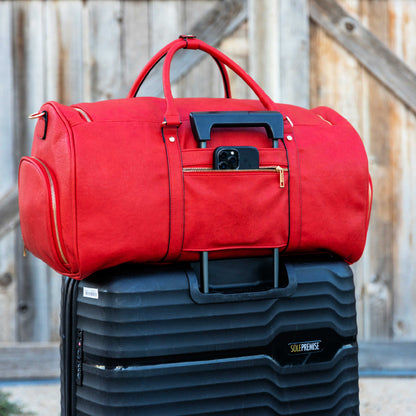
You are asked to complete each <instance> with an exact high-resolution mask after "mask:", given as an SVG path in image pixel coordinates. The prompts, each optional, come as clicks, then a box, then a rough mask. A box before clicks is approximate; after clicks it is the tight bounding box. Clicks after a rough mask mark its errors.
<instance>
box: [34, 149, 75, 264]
mask: <svg viewBox="0 0 416 416" xmlns="http://www.w3.org/2000/svg"><path fill="white" fill-rule="evenodd" d="M32 157H33V156H32ZM33 159H35V160H36V161H37V162H38V163H40V164H41V165H42V166H43V168H44V169H45V171H46V174H47V176H48V180H49V186H50V189H51V199H52V214H53V223H54V224H53V225H54V231H55V239H56V242H57V245H58V251H59V254H60V257H61V260H62V261H63V263H64V264H69V262H68V260H67V259H66V257H65V254H64V251H63V249H62V243H61V238H60V236H59V230H58V213H57V202H56V190H55V185H54V183H53V180H52V175H51V173H50V171H49V169H48V168H47V166H46V165H45V164H44V163H43V162H42V161H41V160H39V159H38V158H37V157H33Z"/></svg>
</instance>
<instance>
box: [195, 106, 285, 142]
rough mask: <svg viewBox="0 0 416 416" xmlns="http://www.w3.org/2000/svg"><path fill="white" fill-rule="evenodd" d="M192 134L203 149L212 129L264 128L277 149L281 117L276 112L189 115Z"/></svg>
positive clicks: (281, 134)
mask: <svg viewBox="0 0 416 416" xmlns="http://www.w3.org/2000/svg"><path fill="white" fill-rule="evenodd" d="M189 119H190V122H191V127H192V132H193V134H194V137H195V139H196V140H198V141H199V142H200V147H201V148H205V147H206V142H207V141H208V140H210V139H211V129H212V128H213V127H220V126H221V127H264V128H265V129H266V132H267V135H268V137H269V138H270V139H272V140H273V147H274V148H277V147H278V142H279V139H283V137H284V131H283V116H282V114H281V113H278V112H277V111H209V112H194V113H190V114H189Z"/></svg>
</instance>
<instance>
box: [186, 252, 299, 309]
mask: <svg viewBox="0 0 416 416" xmlns="http://www.w3.org/2000/svg"><path fill="white" fill-rule="evenodd" d="M242 260H243V262H244V259H242ZM208 263H209V262H208V252H206V251H204V252H201V254H200V261H199V268H200V270H199V276H200V284H198V279H197V278H196V275H195V273H189V274H188V281H189V288H190V295H191V298H192V300H193V301H194V302H196V303H200V304H210V303H224V302H225V303H228V302H244V301H253V300H264V299H277V298H283V297H288V296H291V295H293V294H294V293H295V292H296V287H297V279H296V273H295V272H294V270H292V269H291V268H290V265H288V264H285V265H284V266H283V267H280V264H279V263H280V262H279V249H278V248H275V249H274V250H273V286H272V287H271V288H269V289H265V290H251V289H250V290H248V291H240V290H238V291H236V292H233V291H231V292H228V291H227V292H221V291H220V292H218V291H211V292H210V288H209V282H210V277H209V266H208ZM243 267H244V266H243ZM284 269H285V273H284V274H285V276H281V274H280V273H281V272H282V271H283V270H284ZM217 271H218V269H217Z"/></svg>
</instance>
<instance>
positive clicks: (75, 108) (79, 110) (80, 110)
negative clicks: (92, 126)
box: [73, 107, 92, 123]
mask: <svg viewBox="0 0 416 416" xmlns="http://www.w3.org/2000/svg"><path fill="white" fill-rule="evenodd" d="M73 109H74V110H76V111H78V113H80V114H82V115H83V117H84V118H85V120H86V121H87V123H91V122H92V120H91V117H90V116H89V115H88V114H87V113H86V112H85V111H84V110H83V109H82V108H79V107H73Z"/></svg>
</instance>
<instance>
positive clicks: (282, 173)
mask: <svg viewBox="0 0 416 416" xmlns="http://www.w3.org/2000/svg"><path fill="white" fill-rule="evenodd" d="M183 171H184V172H236V169H212V168H183ZM258 171H266V172H267V171H269V172H278V173H279V180H280V187H281V188H284V187H285V172H288V171H289V170H288V169H287V168H282V167H281V166H262V167H260V168H258V169H244V170H241V171H237V172H258Z"/></svg>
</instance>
